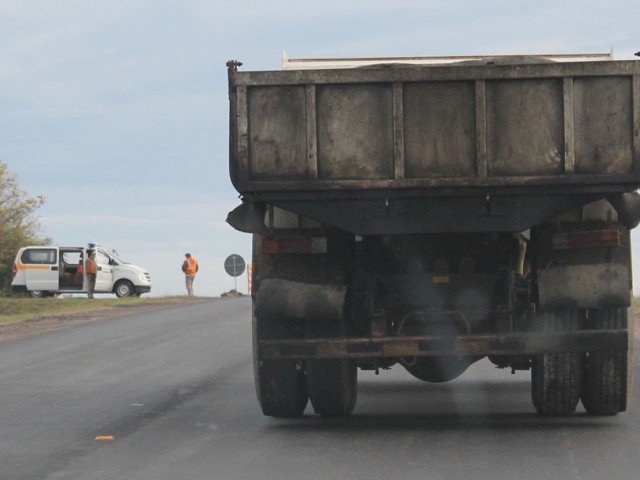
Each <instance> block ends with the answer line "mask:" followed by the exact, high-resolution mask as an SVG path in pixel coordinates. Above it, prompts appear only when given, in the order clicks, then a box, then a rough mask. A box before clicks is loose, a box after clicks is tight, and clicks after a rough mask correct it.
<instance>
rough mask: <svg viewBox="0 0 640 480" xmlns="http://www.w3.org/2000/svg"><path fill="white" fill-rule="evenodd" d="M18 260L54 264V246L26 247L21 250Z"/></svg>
mask: <svg viewBox="0 0 640 480" xmlns="http://www.w3.org/2000/svg"><path fill="white" fill-rule="evenodd" d="M20 261H21V262H22V263H24V264H27V265H28V264H34V263H37V264H43V263H44V264H48V265H55V264H56V263H57V258H56V249H55V248H38V249H27V250H25V251H24V252H22V256H21V257H20Z"/></svg>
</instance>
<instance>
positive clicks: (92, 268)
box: [84, 250, 98, 298]
mask: <svg viewBox="0 0 640 480" xmlns="http://www.w3.org/2000/svg"><path fill="white" fill-rule="evenodd" d="M87 253H88V254H89V255H88V257H87V260H86V261H85V262H84V271H85V273H86V274H87V297H88V298H93V289H94V288H95V286H96V273H97V272H98V265H97V264H96V252H94V251H92V250H89V251H88V252H87Z"/></svg>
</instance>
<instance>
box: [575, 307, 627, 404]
mask: <svg viewBox="0 0 640 480" xmlns="http://www.w3.org/2000/svg"><path fill="white" fill-rule="evenodd" d="M587 327H588V328H590V329H623V328H627V309H626V307H609V308H602V309H598V310H590V311H589V318H588V319H587ZM627 368H628V352H627V351H626V350H608V351H600V352H589V353H587V355H586V359H585V371H584V385H583V389H582V405H584V408H585V409H586V411H587V413H588V414H589V415H616V414H617V413H619V412H624V411H625V410H626V409H627Z"/></svg>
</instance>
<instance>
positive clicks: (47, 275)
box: [18, 247, 60, 292]
mask: <svg viewBox="0 0 640 480" xmlns="http://www.w3.org/2000/svg"><path fill="white" fill-rule="evenodd" d="M18 268H22V269H24V270H25V277H26V285H27V289H28V290H41V291H45V292H47V291H56V290H58V288H59V270H60V268H59V265H58V249H57V248H56V247H46V248H27V249H26V250H25V251H24V252H22V255H21V256H20V265H19V267H18Z"/></svg>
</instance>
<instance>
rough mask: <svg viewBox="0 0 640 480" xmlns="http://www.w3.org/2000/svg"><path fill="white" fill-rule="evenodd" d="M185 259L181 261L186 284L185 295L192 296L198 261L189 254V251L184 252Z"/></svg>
mask: <svg viewBox="0 0 640 480" xmlns="http://www.w3.org/2000/svg"><path fill="white" fill-rule="evenodd" d="M184 256H185V257H186V259H185V261H184V262H183V263H182V271H183V272H184V275H185V284H186V285H187V295H189V296H190V297H191V296H193V279H194V278H196V273H198V269H199V268H200V267H199V266H198V262H197V261H196V259H195V258H193V257H192V256H191V254H190V253H185V254H184Z"/></svg>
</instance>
